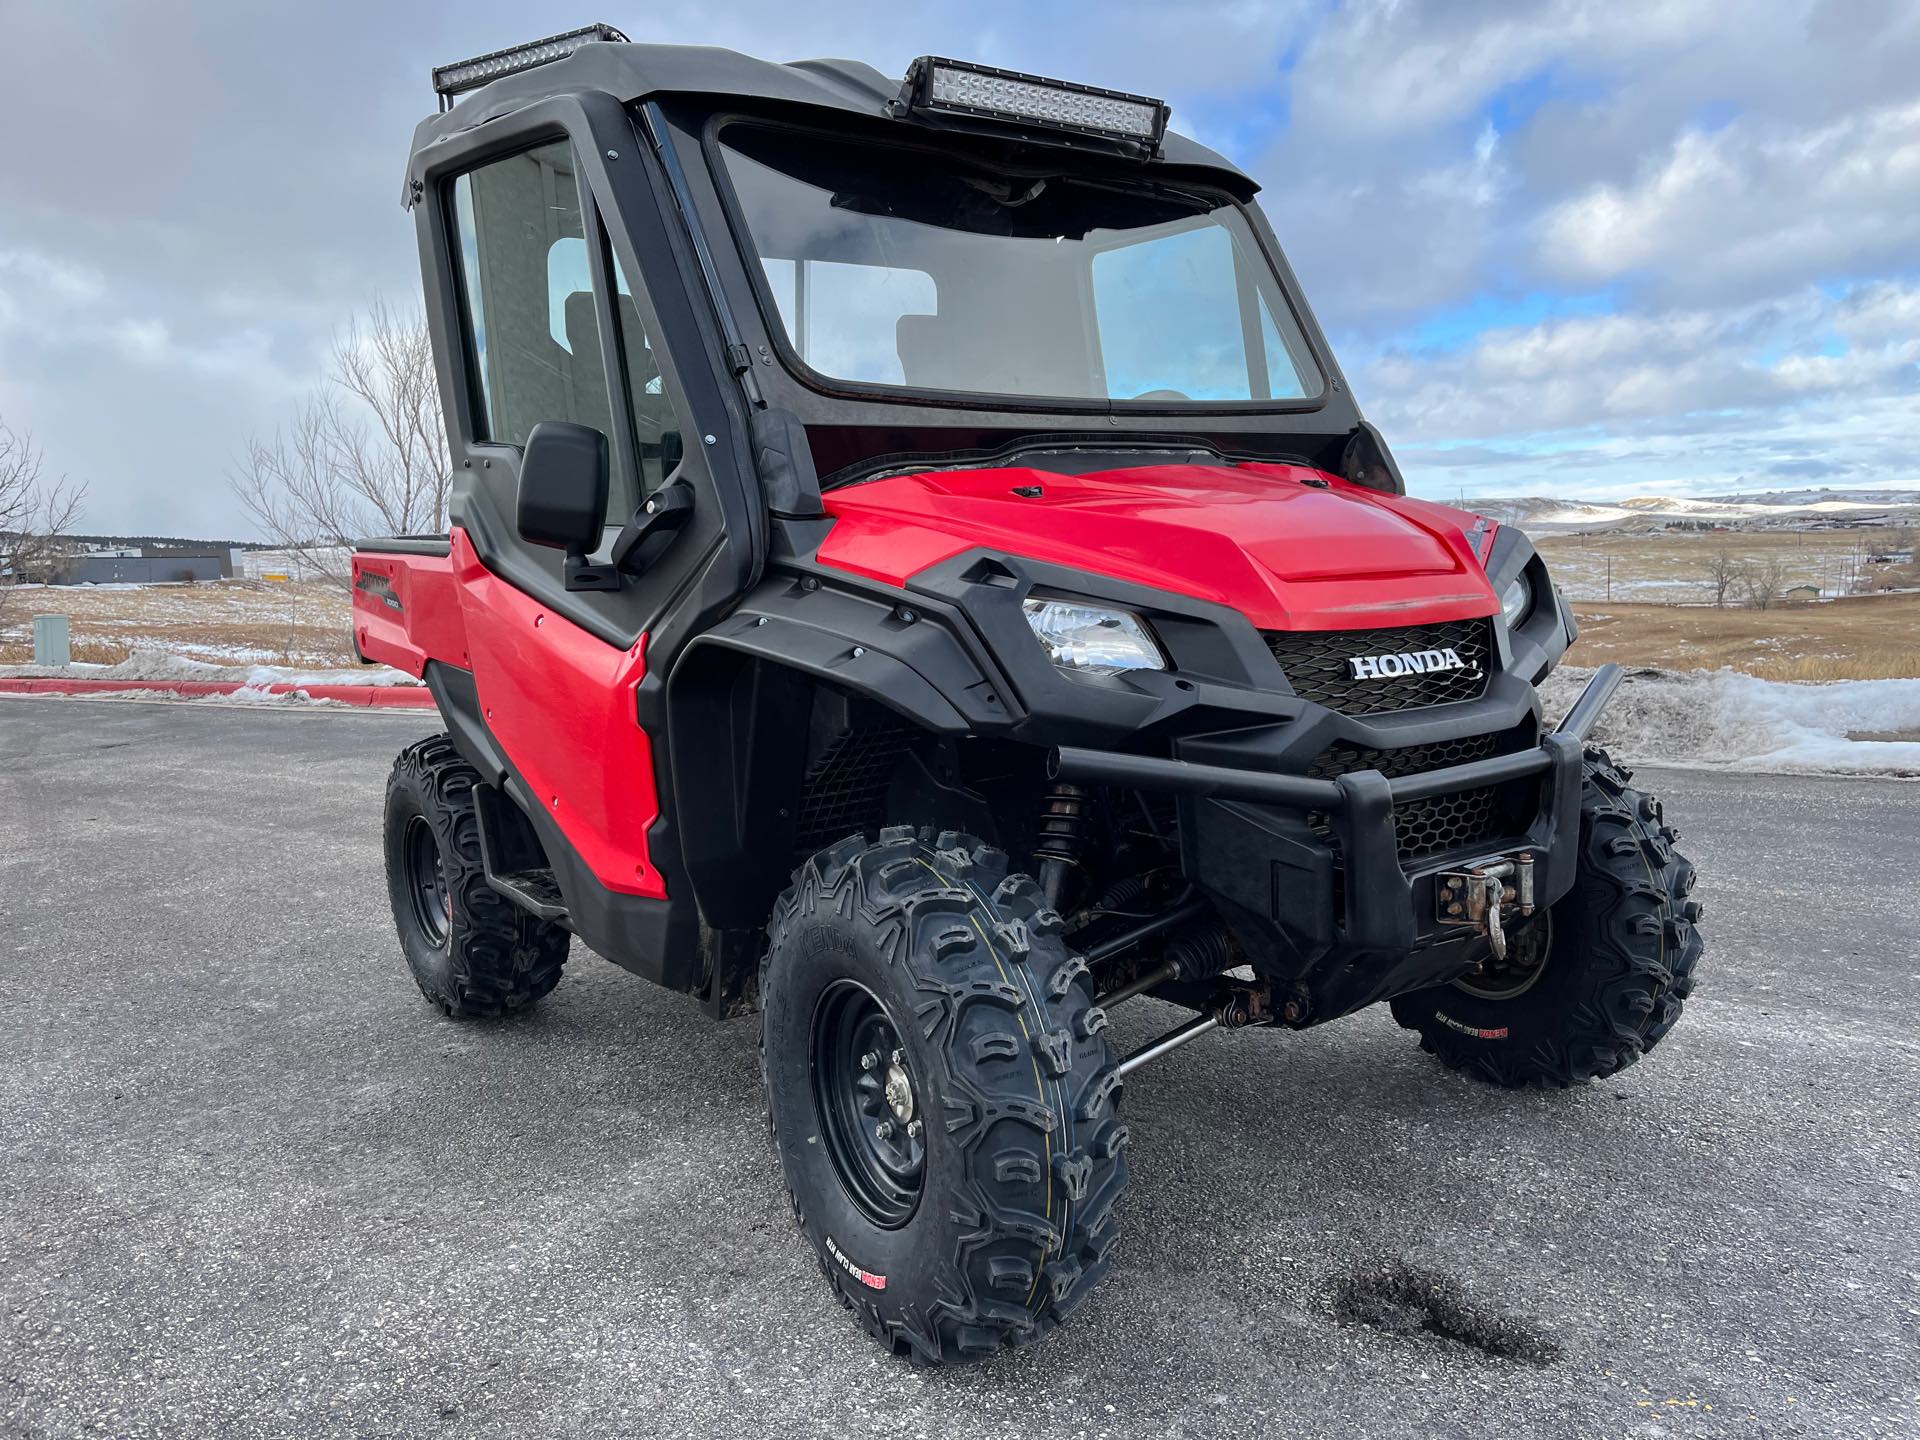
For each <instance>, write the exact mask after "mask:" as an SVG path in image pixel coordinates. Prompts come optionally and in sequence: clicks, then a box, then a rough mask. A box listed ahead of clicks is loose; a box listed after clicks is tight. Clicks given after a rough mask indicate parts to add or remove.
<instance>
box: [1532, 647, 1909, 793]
mask: <svg viewBox="0 0 1920 1440" xmlns="http://www.w3.org/2000/svg"><path fill="white" fill-rule="evenodd" d="M1592 673H1593V672H1592V671H1590V670H1580V669H1575V668H1573V667H1568V668H1565V669H1562V670H1560V671H1558V672H1557V673H1556V674H1554V675H1553V676H1552V677H1551V678H1550V679H1549V680H1548V681H1547V684H1546V703H1547V713H1548V715H1549V716H1554V717H1557V716H1559V715H1560V714H1562V713H1564V712H1565V710H1566V708H1567V707H1568V706H1569V705H1571V704H1572V703H1573V700H1574V698H1575V697H1576V696H1577V695H1578V694H1579V693H1580V689H1581V687H1582V686H1583V685H1585V684H1586V682H1587V679H1588V677H1589V676H1590V675H1591V674H1592ZM1594 739H1595V740H1596V741H1597V742H1598V743H1600V744H1603V745H1605V746H1607V747H1608V748H1609V749H1610V750H1611V751H1612V752H1613V754H1614V756H1615V758H1616V759H1619V760H1623V761H1625V762H1627V763H1628V764H1635V763H1640V762H1645V763H1648V764H1653V763H1660V764H1669V765H1685V766H1698V767H1701V768H1711V769H1726V770H1777V771H1795V772H1805V773H1827V774H1832V773H1839V774H1861V775H1903V776H1920V680H1841V681H1836V682H1834V683H1832V684H1828V685H1797V684H1786V683H1784V682H1781V681H1777V680H1759V679H1755V678H1754V677H1753V676H1751V675H1742V674H1739V673H1737V672H1735V671H1732V670H1714V671H1704V670H1695V671H1686V672H1675V671H1667V670H1636V671H1632V672H1630V673H1629V674H1628V676H1627V679H1626V682H1625V683H1624V684H1623V685H1622V686H1621V687H1620V690H1619V692H1618V693H1617V694H1616V695H1615V696H1614V700H1613V703H1612V705H1610V706H1609V707H1608V708H1607V710H1606V712H1605V714H1604V715H1603V716H1602V717H1601V720H1600V726H1599V729H1598V731H1597V732H1596V733H1595V736H1594Z"/></svg>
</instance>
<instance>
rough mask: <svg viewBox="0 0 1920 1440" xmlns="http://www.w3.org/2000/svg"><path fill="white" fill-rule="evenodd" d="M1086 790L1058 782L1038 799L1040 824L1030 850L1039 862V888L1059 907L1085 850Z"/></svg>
mask: <svg viewBox="0 0 1920 1440" xmlns="http://www.w3.org/2000/svg"><path fill="white" fill-rule="evenodd" d="M1086 840H1087V792H1086V791H1084V790H1082V789H1081V788H1080V787H1079V786H1078V785H1068V784H1065V783H1057V784H1054V785H1051V786H1049V787H1048V789H1047V794H1046V798H1045V799H1044V800H1042V801H1041V802H1040V824H1039V827H1038V830H1037V833H1036V838H1035V840H1034V846H1033V853H1034V856H1035V858H1036V859H1038V860H1039V862H1040V887H1041V889H1042V890H1044V891H1045V892H1046V896H1047V904H1049V905H1050V906H1052V907H1053V908H1054V909H1055V910H1058V909H1059V908H1060V899H1061V896H1062V895H1064V894H1065V893H1066V888H1067V876H1068V874H1069V873H1070V872H1071V871H1073V870H1077V869H1079V868H1080V857H1081V855H1082V854H1083V853H1084V851H1085V850H1086Z"/></svg>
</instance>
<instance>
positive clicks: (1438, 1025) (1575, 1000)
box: [1393, 750, 1701, 1086]
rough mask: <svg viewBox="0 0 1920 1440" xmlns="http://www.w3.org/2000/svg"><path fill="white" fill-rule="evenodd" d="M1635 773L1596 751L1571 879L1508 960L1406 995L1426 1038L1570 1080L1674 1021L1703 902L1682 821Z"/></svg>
mask: <svg viewBox="0 0 1920 1440" xmlns="http://www.w3.org/2000/svg"><path fill="white" fill-rule="evenodd" d="M1630 778H1631V777H1630V776H1629V775H1628V773H1627V772H1626V771H1625V770H1622V769H1621V768H1620V767H1619V766H1617V765H1615V764H1614V763H1613V761H1612V760H1610V759H1609V758H1608V757H1607V754H1606V752H1605V751H1603V750H1589V751H1588V752H1587V757H1586V772H1585V781H1584V783H1583V785H1582V787H1581V800H1580V869H1579V873H1578V875H1577V876H1576V878H1575V880H1574V885H1573V889H1572V890H1571V891H1569V892H1568V893H1567V895H1566V896H1565V897H1564V898H1563V899H1562V900H1561V901H1560V902H1559V903H1558V904H1556V905H1555V906H1554V907H1553V908H1552V910H1551V911H1549V912H1547V913H1545V914H1542V915H1539V916H1536V917H1535V918H1534V919H1533V920H1532V921H1530V922H1528V923H1527V924H1525V925H1523V926H1521V927H1520V928H1518V929H1517V930H1516V931H1515V932H1514V934H1513V937H1512V941H1511V947H1510V949H1509V951H1508V956H1507V960H1506V962H1505V963H1503V964H1499V965H1496V964H1494V963H1492V962H1491V961H1489V962H1488V963H1486V964H1484V965H1483V966H1482V967H1481V969H1480V970H1479V971H1477V972H1475V973H1474V974H1472V975H1469V976H1466V977H1464V978H1463V979H1460V980H1456V981H1455V982H1454V983H1453V984H1451V985H1442V986H1437V987H1435V988H1433V989H1430V990H1419V991H1415V992H1414V993H1413V994H1411V995H1402V996H1400V997H1399V998H1398V999H1396V1000H1394V1002H1393V1018H1394V1019H1396V1020H1398V1021H1399V1022H1400V1023H1401V1024H1402V1025H1404V1026H1406V1027H1407V1028H1408V1029H1410V1030H1415V1031H1418V1032H1419V1035H1420V1043H1421V1046H1422V1047H1423V1048H1424V1049H1426V1050H1428V1051H1430V1052H1431V1053H1432V1054H1434V1055H1437V1056H1439V1058H1440V1059H1442V1060H1443V1061H1445V1062H1446V1063H1447V1064H1449V1065H1451V1066H1454V1067H1455V1068H1457V1069H1462V1070H1466V1071H1468V1072H1470V1073H1471V1074H1474V1075H1477V1076H1479V1077H1480V1078H1481V1079H1484V1080H1490V1081H1493V1082H1494V1083H1495V1084H1499V1085H1508V1086H1519V1085H1528V1084H1549V1085H1561V1086H1567V1085H1575V1084H1579V1083H1581V1082H1582V1081H1586V1080H1592V1079H1598V1078H1600V1077H1603V1076H1607V1075H1611V1074H1613V1073H1614V1072H1616V1071H1618V1070H1621V1069H1624V1068H1625V1067H1626V1066H1628V1065H1631V1064H1632V1063H1633V1062H1634V1061H1635V1060H1638V1059H1639V1058H1640V1057H1641V1055H1643V1054H1645V1053H1646V1052H1647V1051H1649V1050H1651V1049H1652V1048H1653V1047H1654V1046H1655V1045H1656V1044H1658V1043H1659V1041H1660V1040H1661V1039H1662V1038H1664V1037H1665V1035H1666V1033H1667V1032H1668V1031H1669V1030H1671V1029H1672V1028H1673V1026H1674V1023H1675V1022H1676V1021H1677V1020H1678V1019H1679V1018H1680V1011H1681V1007H1682V1005H1683V1003H1684V1002H1685V1000H1686V998H1687V996H1688V995H1689V994H1691V993H1692V991H1693V978H1694V967H1695V965H1696V964H1697V963H1698V962H1699V959H1700V932H1699V929H1698V928H1697V927H1696V925H1695V922H1696V921H1697V920H1698V919H1699V918H1700V913H1701V912H1700V904H1699V902H1698V901H1697V900H1693V899H1691V898H1689V897H1690V895H1691V893H1692V891H1693V879H1694V871H1693V866H1692V865H1691V864H1690V863H1688V861H1687V859H1686V858H1685V857H1684V856H1682V855H1681V854H1680V852H1679V851H1677V850H1675V849H1674V848H1673V842H1674V840H1675V839H1677V838H1678V834H1677V832H1676V831H1675V830H1674V829H1673V827H1671V826H1670V825H1668V824H1667V823H1666V817H1665V815H1664V813H1663V812H1662V810H1661V806H1660V802H1659V801H1658V800H1656V799H1654V798H1653V797H1652V796H1651V795H1645V794H1642V793H1641V792H1640V791H1638V790H1635V789H1633V788H1632V787H1631V786H1630V785H1629V784H1628V783H1627V782H1628V780H1629V779H1630Z"/></svg>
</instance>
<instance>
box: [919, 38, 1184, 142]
mask: <svg viewBox="0 0 1920 1440" xmlns="http://www.w3.org/2000/svg"><path fill="white" fill-rule="evenodd" d="M900 100H901V103H902V104H904V105H905V106H906V107H907V108H908V109H910V110H917V111H921V112H923V113H927V114H933V115H959V116H966V117H968V118H971V119H976V120H992V121H999V122H1001V123H1007V124H1015V125H1024V126H1029V127H1034V128H1039V129H1046V130H1064V131H1068V132H1071V133H1073V134H1076V135H1095V136H1099V137H1101V138H1102V139H1107V140H1117V141H1122V142H1130V143H1132V144H1134V145H1138V146H1140V147H1142V148H1143V149H1145V150H1147V151H1148V152H1152V151H1156V150H1158V149H1159V148H1160V141H1161V139H1162V138H1163V137H1164V136H1165V135H1166V133H1167V117H1168V116H1169V115H1170V114H1171V113H1172V108H1171V107H1170V106H1169V105H1168V104H1167V103H1166V102H1165V101H1164V100H1155V99H1153V98H1152V97H1151V96H1147V95H1129V94H1127V93H1126V92H1125V91H1123V90H1102V89H1100V88H1099V87H1097V86H1093V85H1076V84H1074V83H1073V82H1072V81H1070V80H1049V79H1047V78H1046V77H1045V76H1043V75H1024V74H1021V73H1020V72H1019V71H1017V70H997V69H995V68H994V67H993V66H991V65H975V64H973V63H971V62H970V61H966V60H945V59H942V58H941V57H939V56H938V55H922V56H921V57H920V58H919V59H918V60H916V61H914V62H913V64H912V65H911V66H910V67H908V70H907V78H906V83H905V84H904V85H902V86H901V88H900Z"/></svg>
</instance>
